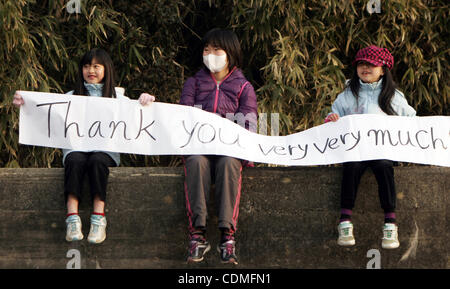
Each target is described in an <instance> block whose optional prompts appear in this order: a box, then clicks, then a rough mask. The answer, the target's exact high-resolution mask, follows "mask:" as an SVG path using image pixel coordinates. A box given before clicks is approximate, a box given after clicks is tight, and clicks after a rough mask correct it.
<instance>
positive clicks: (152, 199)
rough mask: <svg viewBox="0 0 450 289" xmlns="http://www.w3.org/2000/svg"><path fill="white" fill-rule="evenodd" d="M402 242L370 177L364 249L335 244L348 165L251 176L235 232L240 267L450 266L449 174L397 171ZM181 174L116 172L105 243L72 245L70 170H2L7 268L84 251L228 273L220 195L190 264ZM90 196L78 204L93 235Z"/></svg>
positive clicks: (0, 230)
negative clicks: (218, 213) (221, 246)
mask: <svg viewBox="0 0 450 289" xmlns="http://www.w3.org/2000/svg"><path fill="white" fill-rule="evenodd" d="M395 174H396V185H397V192H398V209H397V218H398V223H399V234H400V243H401V246H400V248H399V249H396V250H391V251H388V250H383V249H382V248H381V237H382V230H381V228H382V225H383V213H382V210H381V209H380V205H379V201H378V193H377V185H376V181H375V178H374V176H373V174H372V173H371V172H370V170H368V172H366V174H365V175H364V176H363V179H362V182H361V185H360V189H359V195H358V199H357V201H356V208H355V211H354V218H353V223H354V225H355V238H356V242H357V244H356V245H355V246H354V247H352V248H341V247H339V246H337V244H336V239H337V231H336V225H337V220H338V218H339V190H340V182H341V169H340V168H329V167H295V168H247V169H245V170H244V178H243V188H242V197H241V203H240V214H239V223H238V232H237V241H238V243H237V254H238V257H239V261H240V264H239V265H238V268H366V265H367V262H368V261H370V259H371V258H368V257H367V251H368V250H370V249H377V250H379V252H380V253H381V268H450V254H449V240H450V239H449V231H450V226H449V220H450V216H449V211H450V210H449V207H450V199H449V191H450V190H449V188H450V185H449V182H450V168H443V167H429V166H417V167H396V168H395ZM183 181H184V171H183V169H182V168H161V167H159V168H125V167H124V168H113V169H111V176H110V183H109V188H108V204H107V218H108V227H107V239H106V241H105V242H104V243H103V244H101V245H98V246H94V245H90V244H88V243H87V241H86V238H85V239H84V240H83V241H81V242H77V243H67V242H65V240H64V236H65V223H64V217H65V205H64V197H63V169H0V200H1V201H0V268H61V269H63V268H66V264H67V262H68V261H69V260H70V258H67V257H66V254H67V252H68V250H70V249H78V250H79V251H80V253H81V267H82V268H181V269H183V268H229V267H228V266H226V267H224V266H223V265H222V264H220V261H219V256H218V253H217V252H216V251H215V246H217V242H218V237H219V233H218V230H217V228H216V227H217V219H216V218H215V207H214V204H213V202H214V200H213V194H212V196H211V205H210V221H209V228H208V239H209V241H210V243H211V245H212V246H213V250H211V252H209V253H208V254H207V255H206V257H205V261H204V262H203V263H202V264H198V265H195V266H192V265H191V266H188V265H186V264H185V257H186V250H187V218H186V211H185V202H184V189H183ZM90 212H91V206H90V200H89V195H88V194H87V192H86V194H85V198H84V200H83V202H82V204H81V207H80V215H81V217H82V221H83V233H84V234H85V237H86V236H87V233H88V230H89V214H90Z"/></svg>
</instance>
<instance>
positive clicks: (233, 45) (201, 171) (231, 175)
mask: <svg viewBox="0 0 450 289" xmlns="http://www.w3.org/2000/svg"><path fill="white" fill-rule="evenodd" d="M202 42H203V52H202V59H203V64H204V67H203V69H201V70H200V71H199V72H197V73H196V74H195V75H194V76H193V77H191V78H189V79H188V80H187V81H186V83H185V84H184V87H183V91H182V94H181V99H180V104H184V105H190V106H196V107H201V108H202V109H203V110H206V111H209V112H212V113H216V114H219V115H221V116H222V117H225V116H227V114H231V115H235V116H236V118H238V117H237V115H236V114H237V113H240V114H239V116H244V118H245V120H246V121H245V122H242V123H240V124H241V125H242V126H245V127H246V128H247V129H249V130H251V131H254V132H255V131H256V113H257V103H256V95H255V91H254V89H253V86H252V85H251V84H250V83H249V82H248V81H247V79H246V78H245V76H244V75H243V74H242V71H241V70H240V69H239V67H241V64H242V51H241V48H240V44H239V41H238V39H237V36H236V34H234V33H233V32H232V31H228V30H220V29H213V30H211V31H209V32H208V33H206V35H205V36H204V38H203V40H202ZM236 118H235V119H236ZM238 123H239V120H238ZM184 164H185V174H186V177H185V196H186V209H187V215H188V218H189V235H190V238H189V240H190V241H189V250H188V258H187V261H188V262H200V261H202V260H203V255H204V254H205V253H206V252H208V251H209V250H210V248H211V246H210V245H209V243H208V242H207V241H206V236H205V233H206V219H207V211H208V210H207V208H206V204H207V203H208V196H209V189H210V185H211V183H212V182H213V181H215V185H216V187H215V194H216V198H215V199H216V202H218V206H217V208H218V210H217V214H218V221H219V224H218V225H219V229H220V231H221V234H222V237H221V241H220V244H219V245H218V246H217V250H218V251H219V253H220V258H221V261H222V262H223V263H231V264H237V257H236V253H235V243H236V242H235V238H234V234H235V232H236V228H237V218H238V215H239V200H240V196H241V181H242V175H241V173H242V167H243V166H245V165H246V164H245V162H242V161H241V160H238V159H235V158H231V157H227V156H218V155H214V156H212V155H206V156H205V155H192V156H185V158H184Z"/></svg>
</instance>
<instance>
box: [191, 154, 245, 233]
mask: <svg viewBox="0 0 450 289" xmlns="http://www.w3.org/2000/svg"><path fill="white" fill-rule="evenodd" d="M184 161H185V166H184V168H185V175H186V177H185V197H186V209H187V215H188V218H189V231H190V232H194V231H195V229H196V228H199V227H203V228H205V227H206V219H207V217H208V210H207V203H208V200H209V192H210V187H211V183H213V182H214V183H215V185H216V187H215V198H216V209H217V215H218V221H219V224H218V225H219V228H220V229H228V230H230V231H231V232H233V233H234V232H235V231H236V228H237V220H238V215H239V201H240V197H241V182H242V163H241V161H240V160H238V159H235V158H232V157H227V156H203V155H191V156H187V157H185V158H184Z"/></svg>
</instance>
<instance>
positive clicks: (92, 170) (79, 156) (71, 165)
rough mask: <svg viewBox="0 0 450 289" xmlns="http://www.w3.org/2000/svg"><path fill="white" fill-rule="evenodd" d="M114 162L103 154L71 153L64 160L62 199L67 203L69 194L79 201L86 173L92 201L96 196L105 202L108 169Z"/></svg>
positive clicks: (114, 164) (113, 165)
mask: <svg viewBox="0 0 450 289" xmlns="http://www.w3.org/2000/svg"><path fill="white" fill-rule="evenodd" d="M115 166H116V162H115V161H114V160H113V159H112V158H111V157H110V156H109V155H107V154H105V153H103V152H71V153H69V154H68V155H67V156H66V159H65V160H64V197H65V201H66V203H67V197H68V195H69V194H73V195H75V196H76V197H77V198H78V200H81V197H82V189H83V179H84V175H85V174H86V173H87V175H88V177H89V185H90V192H91V198H92V200H93V199H94V197H95V196H96V195H98V196H99V197H100V199H101V200H102V201H105V200H106V186H107V184H108V176H109V167H115Z"/></svg>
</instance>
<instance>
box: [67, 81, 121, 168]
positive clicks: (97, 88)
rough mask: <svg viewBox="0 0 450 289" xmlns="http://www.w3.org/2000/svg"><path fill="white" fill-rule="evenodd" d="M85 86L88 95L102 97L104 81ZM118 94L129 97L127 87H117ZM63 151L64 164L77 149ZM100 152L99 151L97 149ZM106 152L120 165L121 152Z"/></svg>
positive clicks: (118, 96) (70, 93)
mask: <svg viewBox="0 0 450 289" xmlns="http://www.w3.org/2000/svg"><path fill="white" fill-rule="evenodd" d="M84 86H85V87H86V89H87V90H88V94H89V95H88V96H95V97H102V89H103V83H99V84H90V83H86V82H85V83H84ZM115 89H116V95H117V98H127V99H129V98H128V97H126V96H125V89H124V88H122V87H116V88H115ZM66 94H69V95H72V94H73V90H72V91H69V92H68V93H66ZM62 151H63V160H62V162H63V165H64V161H65V159H66V157H67V155H68V154H70V153H71V152H74V151H76V150H71V149H62ZM84 152H94V151H84ZM95 152H98V151H95ZM104 153H106V154H108V155H109V156H110V157H111V158H112V159H113V160H114V162H115V163H116V165H117V166H119V165H120V154H119V153H115V152H104Z"/></svg>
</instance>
